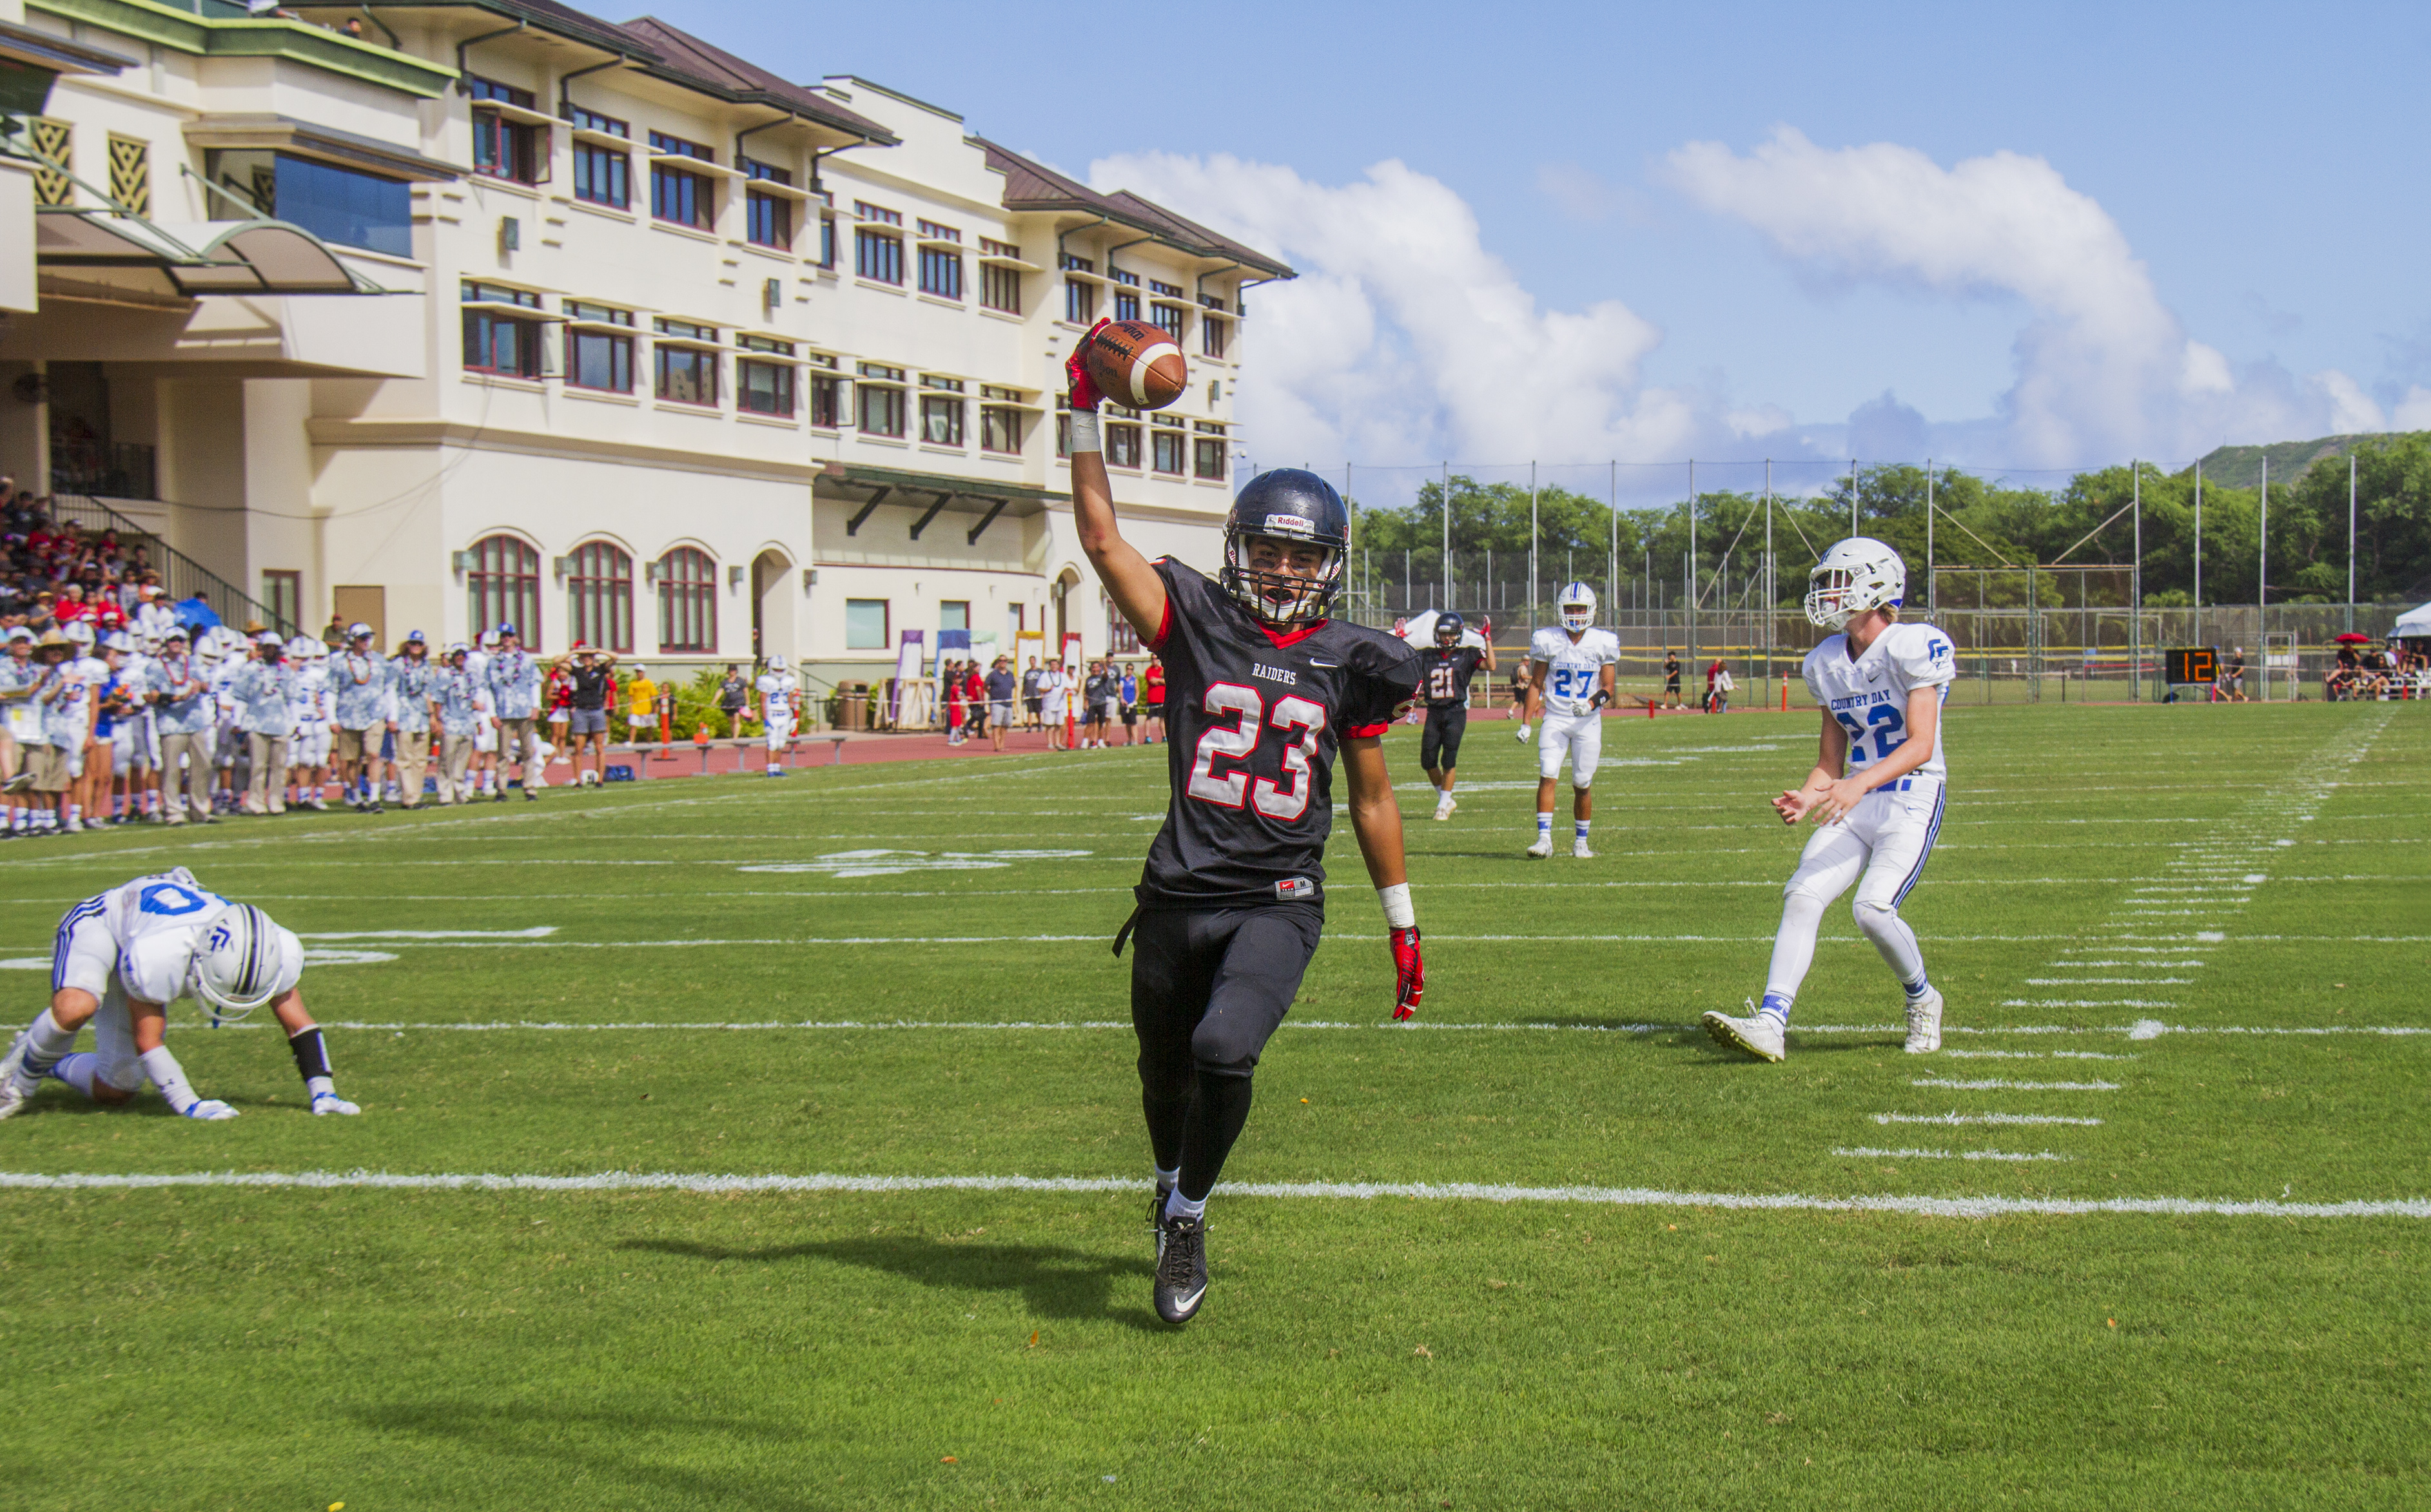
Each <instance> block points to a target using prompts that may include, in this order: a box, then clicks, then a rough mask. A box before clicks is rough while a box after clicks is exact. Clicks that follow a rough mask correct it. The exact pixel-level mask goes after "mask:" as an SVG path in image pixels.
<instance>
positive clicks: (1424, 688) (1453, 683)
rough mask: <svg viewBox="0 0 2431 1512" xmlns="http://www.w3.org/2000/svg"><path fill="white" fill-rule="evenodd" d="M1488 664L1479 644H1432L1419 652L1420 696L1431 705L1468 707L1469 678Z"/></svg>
mask: <svg viewBox="0 0 2431 1512" xmlns="http://www.w3.org/2000/svg"><path fill="white" fill-rule="evenodd" d="M1484 664H1485V653H1484V651H1481V650H1479V649H1478V648H1477V647H1475V646H1453V647H1451V648H1450V650H1446V649H1445V648H1444V647H1442V646H1428V647H1426V648H1425V649H1424V650H1422V651H1420V652H1419V653H1418V671H1419V682H1418V696H1419V697H1421V698H1423V699H1425V700H1426V701H1427V707H1429V708H1467V706H1468V680H1469V679H1470V678H1472V677H1474V676H1476V675H1477V669H1478V668H1480V667H1481V666H1484Z"/></svg>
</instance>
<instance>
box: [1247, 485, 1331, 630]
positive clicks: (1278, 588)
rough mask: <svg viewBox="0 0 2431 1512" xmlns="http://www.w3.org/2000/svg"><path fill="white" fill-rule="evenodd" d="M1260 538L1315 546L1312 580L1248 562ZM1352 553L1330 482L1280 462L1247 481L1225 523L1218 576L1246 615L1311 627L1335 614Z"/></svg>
mask: <svg viewBox="0 0 2431 1512" xmlns="http://www.w3.org/2000/svg"><path fill="white" fill-rule="evenodd" d="M1259 536H1264V537H1266V538H1267V539H1269V540H1287V541H1293V542H1296V543H1299V544H1304V545H1313V546H1317V547H1320V548H1322V549H1323V550H1324V552H1325V560H1324V561H1323V563H1322V564H1321V565H1320V566H1319V567H1318V568H1317V570H1316V576H1314V577H1301V576H1299V574H1297V573H1276V572H1261V571H1259V570H1258V569H1257V568H1254V567H1252V566H1250V565H1249V541H1250V540H1252V539H1253V538H1255V537H1259ZM1349 555H1350V509H1349V508H1348V507H1345V506H1344V505H1343V502H1342V495H1341V494H1339V493H1336V492H1334V491H1333V484H1331V483H1328V482H1327V481H1325V479H1323V478H1321V477H1318V476H1317V475H1316V474H1314V473H1308V472H1303V471H1301V470H1300V469H1299V468H1296V467H1281V468H1277V469H1275V470H1274V471H1273V472H1271V473H1261V474H1258V475H1257V476H1256V477H1254V478H1251V479H1250V480H1249V487H1248V488H1245V489H1243V490H1241V491H1240V493H1239V495H1238V496H1237V497H1235V498H1234V499H1233V500H1232V514H1231V515H1229V516H1227V517H1226V519H1225V521H1224V570H1223V572H1222V573H1220V574H1219V575H1218V577H1217V581H1218V582H1219V583H1220V584H1221V585H1222V586H1223V589H1224V590H1225V591H1226V592H1228V593H1230V594H1232V596H1233V597H1234V598H1236V599H1239V600H1240V601H1241V603H1242V605H1243V606H1245V607H1247V608H1248V609H1249V612H1250V613H1251V614H1254V615H1256V616H1257V617H1258V618H1259V619H1261V620H1264V621H1265V622H1266V623H1268V624H1272V625H1295V624H1313V623H1316V622H1317V621H1319V620H1322V619H1324V618H1325V617H1326V616H1327V615H1328V614H1329V613H1331V612H1332V611H1333V600H1334V596H1335V595H1336V594H1338V593H1340V592H1341V591H1342V568H1343V562H1344V560H1345V558H1346V557H1348V556H1349Z"/></svg>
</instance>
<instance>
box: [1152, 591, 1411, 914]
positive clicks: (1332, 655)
mask: <svg viewBox="0 0 2431 1512" xmlns="http://www.w3.org/2000/svg"><path fill="white" fill-rule="evenodd" d="M1155 565H1156V572H1157V575H1158V576H1159V577H1162V578H1163V579H1164V580H1165V623H1163V624H1162V625H1161V626H1160V627H1159V628H1158V632H1157V636H1156V639H1155V641H1154V643H1153V646H1152V649H1153V650H1154V651H1155V652H1156V654H1157V655H1158V656H1159V657H1160V658H1162V659H1163V661H1164V663H1165V736H1166V741H1167V744H1166V752H1167V756H1166V763H1167V767H1168V770H1169V772H1170V773H1171V781H1172V792H1173V795H1172V798H1171V799H1170V801H1169V803H1168V805H1167V806H1166V809H1165V827H1164V828H1162V829H1160V830H1158V831H1157V836H1156V839H1155V842H1154V843H1153V844H1151V845H1150V846H1149V847H1148V863H1147V865H1146V866H1145V867H1144V868H1142V870H1141V874H1140V882H1139V887H1138V889H1136V891H1137V896H1138V899H1139V902H1140V904H1141V906H1144V907H1154V908H1232V907H1246V906H1256V905H1259V904H1275V903H1315V902H1318V901H1320V898H1321V889H1322V886H1323V884H1324V880H1325V864H1324V859H1325V842H1326V839H1327V838H1328V837H1329V836H1331V835H1332V833H1333V758H1334V755H1335V753H1336V752H1337V751H1338V750H1339V749H1340V748H1341V742H1342V741H1344V740H1346V739H1361V738H1363V737H1367V736H1376V735H1382V734H1383V732H1384V730H1385V728H1386V727H1387V726H1389V725H1390V724H1391V723H1392V722H1393V721H1394V720H1395V719H1396V718H1398V717H1399V716H1400V713H1401V712H1402V711H1403V710H1405V709H1407V708H1408V707H1409V706H1410V703H1411V700H1412V699H1413V698H1414V697H1415V695H1416V694H1417V688H1418V654H1417V651H1416V650H1415V649H1414V648H1412V647H1411V646H1410V645H1408V644H1407V643H1406V642H1404V641H1401V640H1397V639H1395V638H1394V637H1392V636H1390V635H1387V634H1385V633H1384V632H1383V631H1382V630H1371V629H1368V628H1366V626H1364V625H1356V624H1348V623H1343V622H1342V621H1340V620H1325V621H1321V622H1319V623H1316V624H1315V625H1308V626H1303V627H1301V628H1300V629H1299V630H1295V631H1289V632H1282V633H1278V632H1276V631H1274V630H1271V629H1269V628H1268V627H1267V626H1266V624H1265V623H1263V622H1261V621H1260V620H1258V619H1257V618H1256V617H1255V616H1254V615H1252V614H1250V613H1249V610H1248V609H1247V608H1245V607H1244V606H1242V605H1241V603H1240V602H1239V601H1238V600H1236V599H1234V598H1233V597H1232V595H1231V594H1229V593H1227V592H1225V591H1223V590H1221V589H1220V588H1218V587H1217V586H1216V584H1215V583H1213V582H1210V581H1209V580H1208V579H1207V578H1206V577H1204V576H1203V575H1201V574H1200V573H1198V572H1196V571H1194V570H1193V569H1191V568H1189V567H1187V566H1184V565H1183V564H1182V563H1180V562H1177V561H1174V560H1173V559H1171V558H1170V557H1165V558H1160V559H1159V560H1158V561H1157V562H1156V564H1155Z"/></svg>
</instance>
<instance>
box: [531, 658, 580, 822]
mask: <svg viewBox="0 0 2431 1512" xmlns="http://www.w3.org/2000/svg"><path fill="white" fill-rule="evenodd" d="M574 649H575V650H576V651H580V650H582V649H583V647H582V642H581V641H579V640H577V641H576V642H575V643H574ZM540 699H541V706H542V707H543V708H545V709H546V710H547V711H548V716H547V717H548V737H547V739H545V740H543V741H542V742H541V743H542V746H543V748H544V749H545V751H546V752H547V753H548V760H547V761H545V762H543V763H542V764H541V773H540V785H541V786H542V787H544V788H545V787H547V786H548V768H549V767H550V766H551V765H553V764H555V762H556V760H557V757H558V756H560V755H564V756H566V760H567V762H568V763H569V764H571V763H572V761H573V756H572V754H571V753H572V751H573V749H574V737H573V736H572V735H571V734H570V733H569V730H570V728H571V726H572V725H573V723H574V678H573V677H572V675H571V674H570V673H568V671H567V668H566V661H565V657H563V656H560V657H558V658H557V659H556V660H555V661H552V662H549V663H548V664H547V665H546V666H545V668H543V670H542V673H541V681H540ZM574 784H575V786H576V787H580V786H581V785H582V772H581V769H580V768H576V769H575V773H574Z"/></svg>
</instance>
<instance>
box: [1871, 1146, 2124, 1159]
mask: <svg viewBox="0 0 2431 1512" xmlns="http://www.w3.org/2000/svg"><path fill="white" fill-rule="evenodd" d="M1832 1153H1833V1154H1834V1155H1843V1156H1854V1157H1856V1158H1858V1159H1861V1160H2015V1161H2028V1160H2073V1159H2075V1158H2076V1156H2074V1155H2054V1154H2052V1153H2051V1152H2050V1151H2048V1150H2044V1151H2041V1152H2039V1153H2037V1154H2035V1155H2019V1154H2017V1153H2015V1152H2013V1151H2008V1150H1873V1149H1869V1148H1867V1147H1865V1146H1863V1145H1859V1146H1857V1147H1856V1148H1854V1149H1852V1148H1850V1147H1849V1146H1847V1145H1839V1146H1836V1147H1835V1148H1834V1149H1833V1151H1832Z"/></svg>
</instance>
